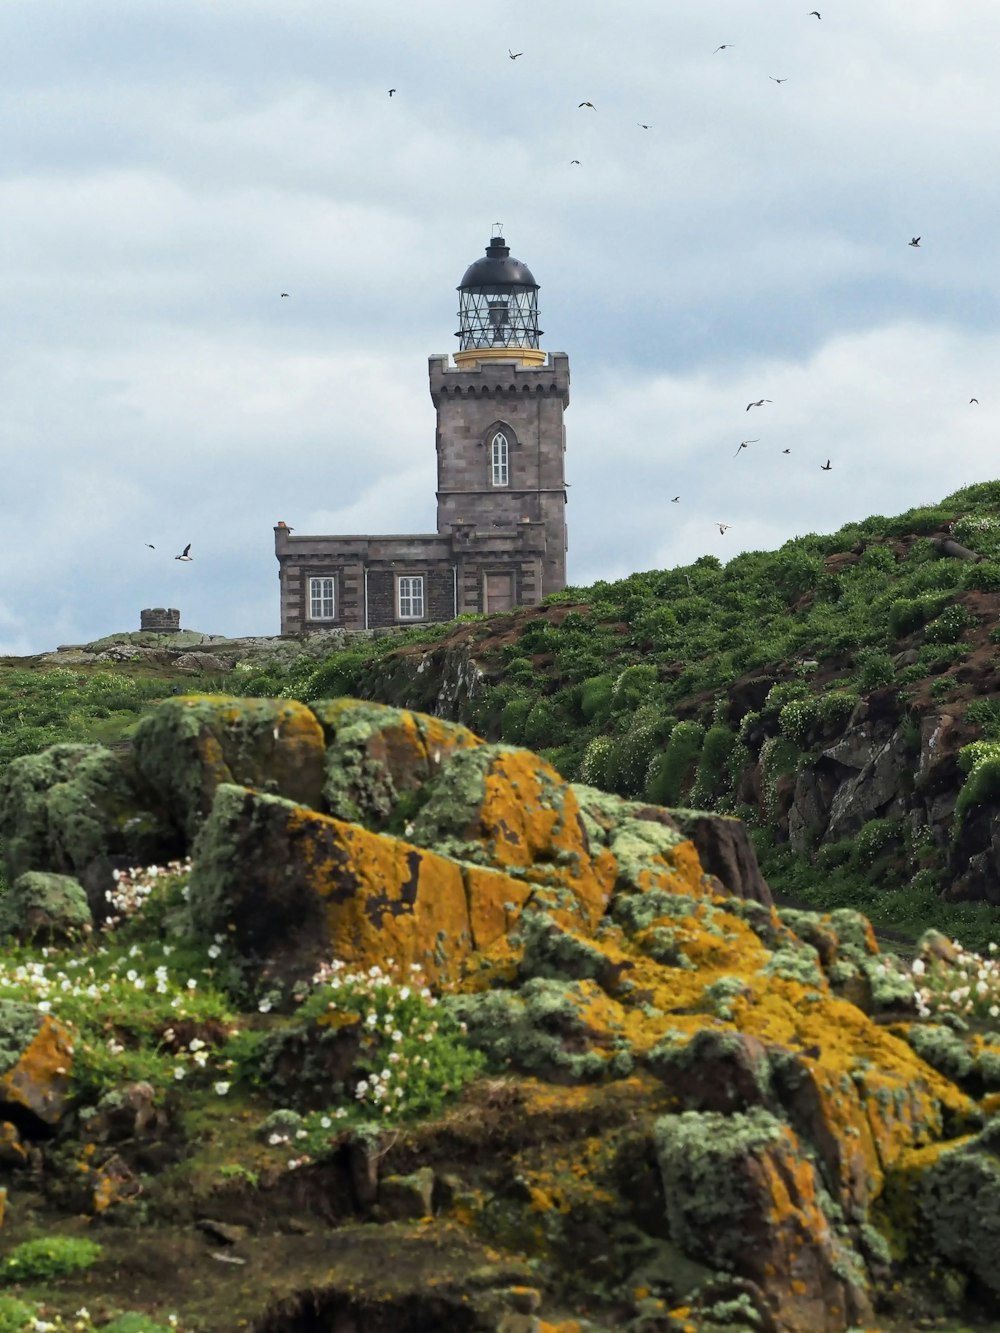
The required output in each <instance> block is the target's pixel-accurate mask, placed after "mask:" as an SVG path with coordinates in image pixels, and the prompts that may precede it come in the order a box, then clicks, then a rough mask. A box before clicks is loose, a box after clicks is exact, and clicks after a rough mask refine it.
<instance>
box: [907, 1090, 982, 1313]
mask: <svg viewBox="0 0 1000 1333" xmlns="http://www.w3.org/2000/svg"><path fill="white" fill-rule="evenodd" d="M927 1156H928V1157H929V1158H930V1160H929V1162H928V1163H927V1164H926V1166H925V1169H924V1170H923V1171H921V1172H920V1173H919V1183H918V1185H917V1199H918V1208H919V1215H920V1219H921V1221H922V1223H923V1225H924V1226H925V1227H926V1240H927V1241H929V1243H930V1246H931V1247H932V1249H933V1251H934V1252H935V1253H937V1254H940V1255H943V1256H944V1258H946V1259H947V1260H948V1261H949V1262H950V1263H952V1264H955V1265H956V1266H957V1267H959V1268H960V1269H962V1270H963V1271H964V1272H967V1273H971V1274H972V1275H973V1276H974V1277H975V1279H976V1281H977V1282H979V1283H981V1284H982V1286H983V1287H984V1288H985V1290H987V1291H988V1292H990V1293H991V1294H992V1296H993V1297H994V1298H1000V1267H998V1265H997V1256H998V1255H1000V1116H994V1118H993V1120H992V1121H990V1123H989V1124H988V1125H987V1127H986V1129H985V1130H983V1132H982V1133H980V1134H978V1135H976V1136H975V1137H974V1138H971V1139H969V1140H967V1141H966V1142H964V1143H960V1144H958V1145H946V1146H944V1147H942V1149H941V1150H940V1151H938V1152H936V1153H934V1154H933V1155H932V1154H928V1155H927Z"/></svg>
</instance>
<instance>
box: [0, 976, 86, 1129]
mask: <svg viewBox="0 0 1000 1333" xmlns="http://www.w3.org/2000/svg"><path fill="white" fill-rule="evenodd" d="M72 1070H73V1043H72V1038H71V1035H70V1032H69V1029H68V1028H66V1027H65V1026H64V1024H62V1023H60V1022H59V1021H58V1019H55V1018H53V1017H51V1015H49V1014H43V1013H39V1011H38V1009H37V1007H36V1006H35V1005H33V1004H23V1003H21V1002H20V1001H18V1000H0V1117H2V1118H3V1119H6V1120H12V1121H14V1122H15V1123H16V1124H17V1125H18V1126H20V1128H21V1129H22V1131H28V1132H30V1130H31V1129H32V1128H35V1129H39V1128H42V1127H44V1128H45V1129H51V1128H53V1127H54V1126H55V1125H58V1124H59V1122H60V1120H61V1119H62V1118H63V1116H64V1114H65V1113H66V1110H67V1108H68V1106H69V1103H70V1076H71V1074H72Z"/></svg>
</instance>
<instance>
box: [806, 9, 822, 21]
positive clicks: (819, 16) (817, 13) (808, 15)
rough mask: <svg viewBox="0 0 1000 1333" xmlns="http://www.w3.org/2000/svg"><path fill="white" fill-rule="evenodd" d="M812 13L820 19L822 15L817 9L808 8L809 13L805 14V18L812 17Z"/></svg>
mask: <svg viewBox="0 0 1000 1333" xmlns="http://www.w3.org/2000/svg"><path fill="white" fill-rule="evenodd" d="M814 14H815V16H816V17H817V18H818V19H821V18H822V17H823V15H822V14H821V13H820V12H819V10H818V9H810V11H809V13H808V14H807V15H806V18H812V17H813V15H814Z"/></svg>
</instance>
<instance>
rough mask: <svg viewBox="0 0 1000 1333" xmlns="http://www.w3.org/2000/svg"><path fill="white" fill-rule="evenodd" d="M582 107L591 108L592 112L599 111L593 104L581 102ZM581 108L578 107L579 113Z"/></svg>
mask: <svg viewBox="0 0 1000 1333" xmlns="http://www.w3.org/2000/svg"><path fill="white" fill-rule="evenodd" d="M580 106H589V107H590V109H591V111H596V110H597V107H596V106H594V104H593V102H581V103H580ZM580 106H578V107H577V111H579V110H580Z"/></svg>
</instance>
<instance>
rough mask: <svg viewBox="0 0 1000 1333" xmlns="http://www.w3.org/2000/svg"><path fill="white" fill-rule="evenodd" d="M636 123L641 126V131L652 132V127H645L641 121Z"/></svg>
mask: <svg viewBox="0 0 1000 1333" xmlns="http://www.w3.org/2000/svg"><path fill="white" fill-rule="evenodd" d="M635 123H636V124H637V125H638V126H639V128H640V130H651V129H652V128H653V127H652V125H644V124H643V123H642V121H641V120H637V121H636V122H635Z"/></svg>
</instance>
